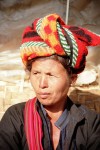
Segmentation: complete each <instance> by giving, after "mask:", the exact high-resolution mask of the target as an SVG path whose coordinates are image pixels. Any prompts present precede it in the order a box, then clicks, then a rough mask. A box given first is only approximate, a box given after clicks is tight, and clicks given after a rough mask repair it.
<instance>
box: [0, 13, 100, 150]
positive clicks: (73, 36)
mask: <svg viewBox="0 0 100 150" xmlns="http://www.w3.org/2000/svg"><path fill="white" fill-rule="evenodd" d="M95 45H100V36H98V35H96V34H94V33H92V32H90V31H88V30H86V29H84V28H81V27H75V26H68V25H66V24H65V23H64V21H63V20H62V19H61V18H60V17H59V16H58V15H57V14H50V15H47V16H45V17H44V18H40V19H36V20H35V21H34V22H33V23H32V26H30V27H27V28H26V29H25V31H24V34H23V39H22V45H21V48H20V50H21V58H22V61H23V63H24V65H25V67H26V70H28V71H29V75H30V81H31V84H32V86H33V89H34V91H35V93H36V97H35V98H33V99H31V100H29V101H27V102H26V103H21V104H17V105H14V106H12V107H10V108H9V109H8V110H7V111H6V113H5V115H4V116H3V118H2V120H1V122H0V150H5V149H7V150H22V149H23V150H28V149H29V150H67V149H69V150H74V149H77V150H85V149H87V150H99V148H100V115H99V114H97V113H95V112H92V111H90V110H88V109H87V108H86V107H85V106H82V105H79V106H77V105H75V104H74V103H73V102H72V101H71V100H70V99H69V97H68V96H67V93H68V90H69V88H70V85H71V83H73V82H75V81H76V79H77V74H78V73H80V72H82V71H83V70H84V68H85V62H86V55H87V46H95ZM91 116H92V117H91Z"/></svg>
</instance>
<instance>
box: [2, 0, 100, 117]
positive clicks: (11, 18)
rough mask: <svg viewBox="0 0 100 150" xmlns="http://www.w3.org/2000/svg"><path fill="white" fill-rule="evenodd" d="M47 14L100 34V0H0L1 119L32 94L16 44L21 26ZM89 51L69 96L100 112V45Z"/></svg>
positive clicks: (19, 41)
mask: <svg viewBox="0 0 100 150" xmlns="http://www.w3.org/2000/svg"><path fill="white" fill-rule="evenodd" d="M50 13H57V14H59V15H60V16H61V17H62V18H63V20H64V21H65V22H66V23H67V24H69V25H79V26H82V27H86V28H88V29H89V30H91V31H93V32H96V33H97V34H100V0H81V1H80V0H0V118H1V117H2V115H3V114H4V112H5V111H6V109H7V108H8V107H9V106H11V105H13V104H15V103H19V102H22V101H26V100H28V99H29V98H32V97H33V96H35V93H34V91H33V89H32V87H31V85H30V82H29V80H28V76H27V75H26V74H25V72H24V69H23V65H22V62H21V59H20V51H19V47H20V44H21V38H22V32H23V30H24V28H25V27H26V26H28V25H30V24H31V23H32V21H33V20H34V19H35V18H39V17H43V16H45V15H47V14H50ZM88 51H89V55H88V57H87V65H86V69H85V70H84V72H83V73H81V74H80V75H79V77H78V80H77V82H76V84H74V85H72V87H71V88H70V91H69V96H70V97H71V98H72V99H73V100H74V101H75V102H77V103H82V104H84V105H86V106H87V107H89V108H90V109H92V110H94V111H97V112H100V46H98V47H95V48H91V47H89V48H88Z"/></svg>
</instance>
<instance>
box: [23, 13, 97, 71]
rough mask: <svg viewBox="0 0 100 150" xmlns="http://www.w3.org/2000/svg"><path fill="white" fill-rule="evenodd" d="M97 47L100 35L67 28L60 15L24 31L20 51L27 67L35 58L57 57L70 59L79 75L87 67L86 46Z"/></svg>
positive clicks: (35, 23) (70, 65) (82, 29)
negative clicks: (54, 55) (29, 61)
mask: <svg viewBox="0 0 100 150" xmlns="http://www.w3.org/2000/svg"><path fill="white" fill-rule="evenodd" d="M96 45H100V36H99V35H97V34H95V33H93V32H91V31H89V30H87V29H85V28H82V27H76V26H69V25H66V24H65V23H64V21H63V20H62V19H61V18H60V16H59V15H57V14H50V15H47V16H45V17H44V18H39V19H36V20H34V22H33V23H32V26H28V27H26V28H25V30H24V33H23V38H22V45H21V47H20V50H21V58H22V61H23V63H24V65H26V63H27V61H28V60H30V59H33V58H36V57H42V56H51V55H53V54H57V55H59V56H64V57H65V56H66V57H68V58H69V60H70V63H69V67H71V68H72V70H73V72H74V73H80V72H81V71H83V69H84V67H85V62H86V56H87V54H88V50H87V46H96Z"/></svg>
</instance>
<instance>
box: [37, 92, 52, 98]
mask: <svg viewBox="0 0 100 150" xmlns="http://www.w3.org/2000/svg"><path fill="white" fill-rule="evenodd" d="M38 95H39V97H40V98H43V99H46V98H48V96H49V95H50V93H44V92H43V93H42V92H41V93H38Z"/></svg>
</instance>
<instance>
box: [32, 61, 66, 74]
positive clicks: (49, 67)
mask: <svg viewBox="0 0 100 150" xmlns="http://www.w3.org/2000/svg"><path fill="white" fill-rule="evenodd" d="M32 70H44V71H49V72H52V71H53V72H61V71H66V70H65V68H64V67H63V65H62V64H61V63H60V62H59V61H57V60H54V59H49V58H47V59H36V60H35V61H34V62H33V63H32Z"/></svg>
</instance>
